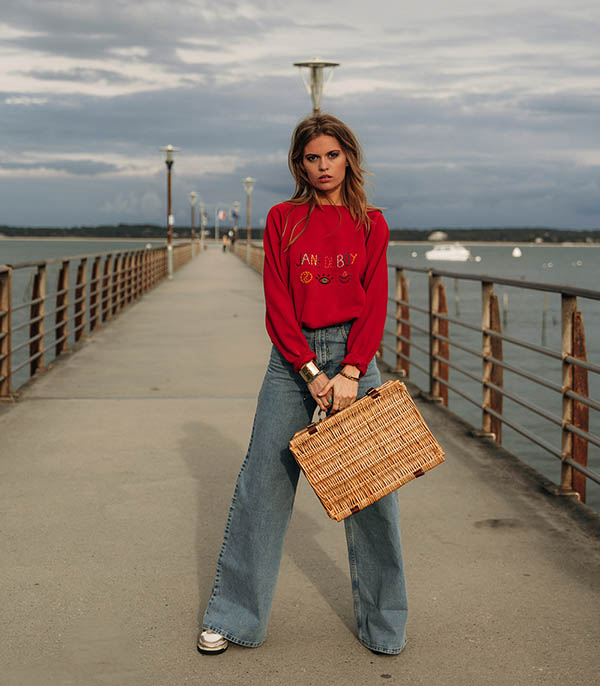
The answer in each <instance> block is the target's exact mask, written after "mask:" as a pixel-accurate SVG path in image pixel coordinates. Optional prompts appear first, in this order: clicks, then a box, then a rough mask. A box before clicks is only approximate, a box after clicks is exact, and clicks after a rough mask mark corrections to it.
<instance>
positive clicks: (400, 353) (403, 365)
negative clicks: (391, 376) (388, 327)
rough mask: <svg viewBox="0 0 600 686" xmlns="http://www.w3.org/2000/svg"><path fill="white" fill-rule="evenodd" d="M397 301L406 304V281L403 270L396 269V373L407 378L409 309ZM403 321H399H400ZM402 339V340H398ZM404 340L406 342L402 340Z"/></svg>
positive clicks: (408, 366) (408, 365) (408, 364)
mask: <svg viewBox="0 0 600 686" xmlns="http://www.w3.org/2000/svg"><path fill="white" fill-rule="evenodd" d="M399 300H402V301H403V302H405V303H408V280H407V278H406V276H405V275H404V270H403V269H398V268H397V267H396V369H395V371H396V373H398V374H400V375H401V376H404V377H407V376H408V375H409V371H410V362H409V361H408V359H405V358H408V357H410V343H409V342H408V341H409V340H410V324H408V323H407V322H408V321H409V320H410V308H409V307H408V305H404V304H402V303H400V302H398V301H399ZM401 319H402V320H405V321H400V320H401ZM400 337H402V338H400ZM403 339H406V340H403Z"/></svg>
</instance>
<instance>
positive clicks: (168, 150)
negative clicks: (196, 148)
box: [161, 145, 180, 279]
mask: <svg viewBox="0 0 600 686" xmlns="http://www.w3.org/2000/svg"><path fill="white" fill-rule="evenodd" d="M161 150H162V151H163V152H164V153H165V164H166V165H167V206H168V207H167V226H168V233H167V274H168V277H169V279H172V278H173V224H175V219H174V217H173V195H172V193H171V167H172V166H173V162H174V161H175V153H176V152H179V150H180V148H175V147H173V146H172V145H167V146H165V147H164V148H161Z"/></svg>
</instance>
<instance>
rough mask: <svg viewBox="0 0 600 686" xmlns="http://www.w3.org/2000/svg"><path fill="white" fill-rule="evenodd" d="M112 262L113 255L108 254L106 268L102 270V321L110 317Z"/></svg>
mask: <svg viewBox="0 0 600 686" xmlns="http://www.w3.org/2000/svg"><path fill="white" fill-rule="evenodd" d="M111 264H112V256H111V255H107V256H106V257H105V258H104V269H103V271H102V293H101V296H100V298H101V303H102V321H103V322H105V321H107V320H108V319H110V311H111V306H110V298H111V295H110V294H111V277H110V267H111Z"/></svg>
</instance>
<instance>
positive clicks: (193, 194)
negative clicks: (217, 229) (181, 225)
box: [190, 191, 198, 253]
mask: <svg viewBox="0 0 600 686" xmlns="http://www.w3.org/2000/svg"><path fill="white" fill-rule="evenodd" d="M197 197H198V193H196V192H195V191H191V193H190V207H191V208H192V223H191V229H192V253H193V252H194V250H195V246H194V238H195V236H194V214H195V213H196V210H195V207H196V198H197Z"/></svg>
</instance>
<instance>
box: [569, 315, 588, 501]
mask: <svg viewBox="0 0 600 686" xmlns="http://www.w3.org/2000/svg"><path fill="white" fill-rule="evenodd" d="M573 357H576V358H577V359H578V360H587V354H586V349H585V329H584V328H583V315H582V314H581V312H574V313H573ZM573 392H574V393H577V394H578V395H581V396H583V397H584V398H588V397H589V386H588V371H587V369H585V368H584V367H579V366H578V365H573ZM573 425H574V426H575V427H577V428H578V429H582V430H583V431H589V430H590V408H589V407H588V406H587V405H584V404H583V403H581V402H579V401H578V400H573ZM572 441H573V456H572V459H573V462H577V463H578V464H580V465H582V466H583V467H586V466H587V462H588V442H587V441H586V440H585V438H583V437H582V436H577V435H576V434H574V435H573V438H572ZM585 486H586V476H585V474H582V473H581V472H578V471H577V470H576V469H575V470H573V489H574V490H575V491H577V493H579V498H580V499H581V501H582V502H584V503H585Z"/></svg>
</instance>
